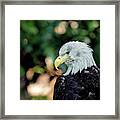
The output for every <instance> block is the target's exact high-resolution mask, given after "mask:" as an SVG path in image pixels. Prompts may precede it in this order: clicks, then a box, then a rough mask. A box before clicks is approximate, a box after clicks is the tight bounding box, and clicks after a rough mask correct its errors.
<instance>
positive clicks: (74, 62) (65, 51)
mask: <svg viewBox="0 0 120 120" xmlns="http://www.w3.org/2000/svg"><path fill="white" fill-rule="evenodd" d="M92 52H93V50H92V49H91V48H90V47H89V46H88V45H87V44H86V43H83V42H78V41H72V42H67V43H65V44H64V45H63V46H62V47H61V48H60V50H59V56H58V57H57V58H56V60H55V63H54V64H55V68H56V69H57V70H58V67H59V66H60V65H61V64H63V63H65V64H66V65H67V70H66V72H65V73H64V74H63V75H64V76H66V75H68V74H70V73H71V74H76V73H77V72H80V73H81V71H82V70H83V69H87V67H91V66H93V65H94V66H96V64H95V61H94V59H93V54H92Z"/></svg>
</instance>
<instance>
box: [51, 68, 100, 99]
mask: <svg viewBox="0 0 120 120" xmlns="http://www.w3.org/2000/svg"><path fill="white" fill-rule="evenodd" d="M53 99H54V100H99V99H100V71H99V68H97V67H95V66H92V67H89V68H87V69H86V70H85V69H84V70H82V72H81V73H80V72H78V73H76V74H75V75H67V76H61V77H59V78H58V79H57V81H56V84H55V87H54V96H53Z"/></svg>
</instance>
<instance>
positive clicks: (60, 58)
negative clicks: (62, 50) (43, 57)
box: [54, 54, 70, 70]
mask: <svg viewBox="0 0 120 120" xmlns="http://www.w3.org/2000/svg"><path fill="white" fill-rule="evenodd" d="M69 58H70V57H69V55H68V54H65V55H63V56H58V57H57V58H56V60H55V63H54V65H55V68H56V69H57V70H58V67H59V66H60V65H61V64H63V63H64V62H66V61H67V60H69Z"/></svg>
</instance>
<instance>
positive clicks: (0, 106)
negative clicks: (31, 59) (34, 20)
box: [0, 0, 120, 120]
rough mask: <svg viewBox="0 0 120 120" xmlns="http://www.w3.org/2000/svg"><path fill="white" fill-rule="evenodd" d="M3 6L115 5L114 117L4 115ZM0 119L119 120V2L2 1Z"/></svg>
mask: <svg viewBox="0 0 120 120" xmlns="http://www.w3.org/2000/svg"><path fill="white" fill-rule="evenodd" d="M5 5H115V115H5V81H4V80H5ZM1 11H2V12H1V21H0V22H1V41H0V43H1V54H0V58H1V61H0V62H1V63H0V71H1V73H0V78H1V81H0V86H1V89H0V109H1V112H0V119H118V120H119V119H120V118H119V117H120V116H119V112H120V111H119V100H120V98H119V77H120V76H119V67H120V66H119V65H120V64H119V60H120V59H119V58H120V56H119V50H120V48H119V39H120V35H119V34H120V31H119V28H120V15H119V14H120V1H119V0H106V1H105V0H98V1H95V0H76V1H74V0H68V1H67V0H65V1H56V0H55V1H54V0H47V1H46V0H45V1H2V2H1Z"/></svg>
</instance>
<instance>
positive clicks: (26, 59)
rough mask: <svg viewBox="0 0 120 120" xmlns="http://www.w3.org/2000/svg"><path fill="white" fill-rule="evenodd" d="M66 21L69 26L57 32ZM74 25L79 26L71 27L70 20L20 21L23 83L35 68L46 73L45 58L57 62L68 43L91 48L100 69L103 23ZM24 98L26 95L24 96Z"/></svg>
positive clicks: (87, 22)
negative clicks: (61, 49)
mask: <svg viewBox="0 0 120 120" xmlns="http://www.w3.org/2000/svg"><path fill="white" fill-rule="evenodd" d="M63 21H64V22H66V23H67V25H64V26H65V27H64V29H60V28H59V29H56V30H55V27H57V26H59V24H60V23H61V22H63ZM73 21H75V22H77V26H75V25H74V24H73V26H72V25H71V22H72V21H69V20H21V21H20V55H21V57H20V59H21V60H20V77H21V80H22V78H23V77H25V73H26V71H27V70H28V69H29V68H32V67H34V72H36V73H43V72H44V71H45V69H46V64H45V58H46V57H51V58H52V60H53V61H54V59H55V58H56V57H57V56H58V51H59V49H60V47H61V46H62V45H63V44H65V43H66V42H69V41H80V42H86V43H87V44H89V45H90V46H91V48H92V49H93V51H94V53H93V55H94V59H95V61H96V64H97V65H98V67H99V66H100V21H99V20H79V21H78V20H73ZM74 26H75V28H74ZM36 65H37V66H36ZM25 84H26V83H24V84H23V83H21V91H23V90H25ZM22 85H23V86H22ZM23 88H24V89H23ZM22 95H23V92H21V96H22ZM30 99H36V98H30ZM39 99H41V98H39Z"/></svg>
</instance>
